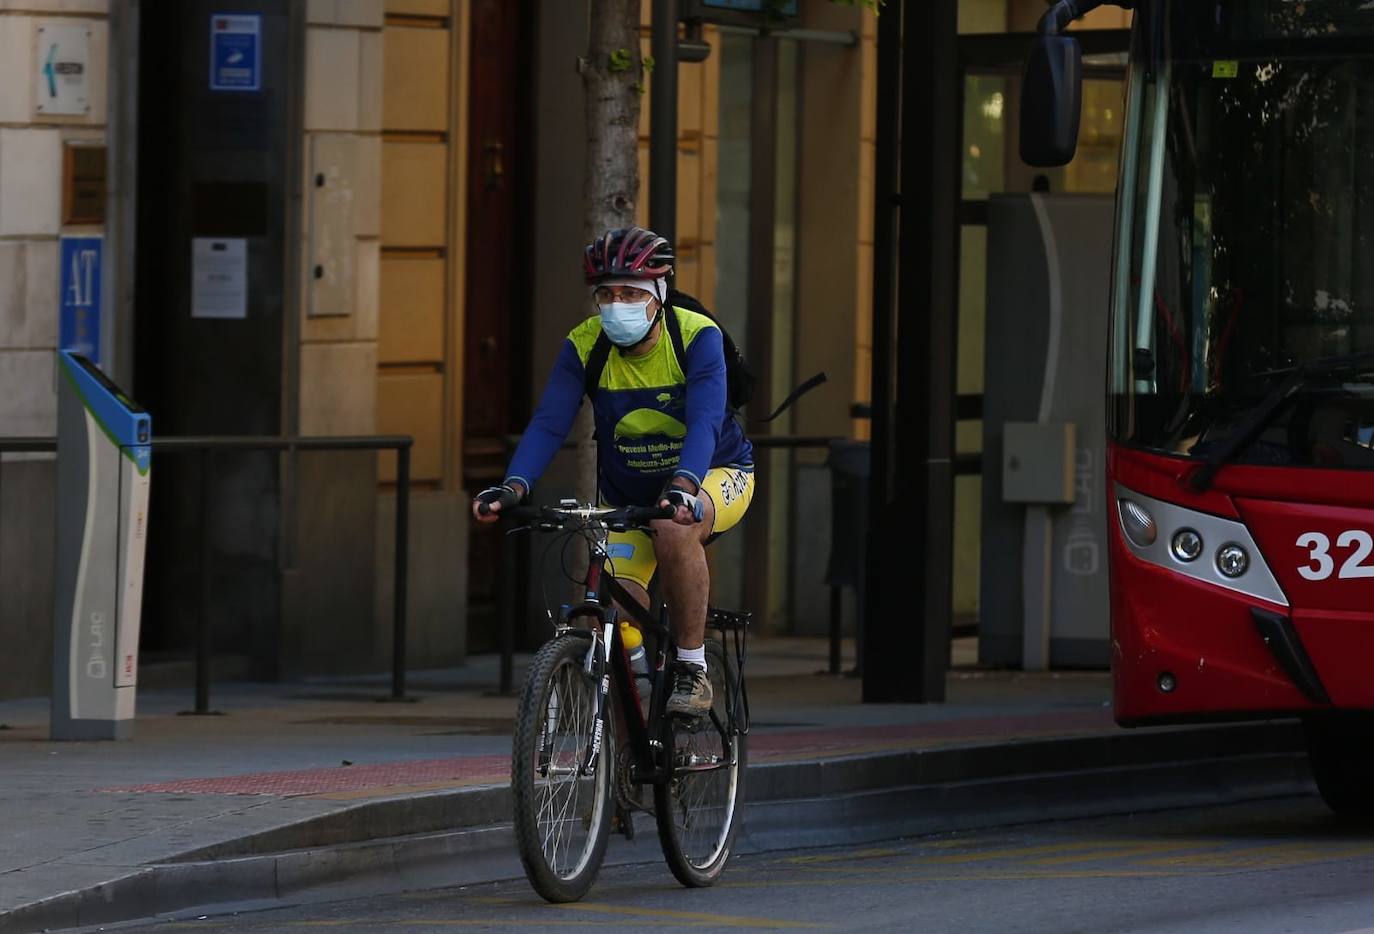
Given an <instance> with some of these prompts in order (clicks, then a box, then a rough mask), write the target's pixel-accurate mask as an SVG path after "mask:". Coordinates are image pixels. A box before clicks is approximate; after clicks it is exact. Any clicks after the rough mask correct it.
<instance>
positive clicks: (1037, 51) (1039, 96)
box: [1021, 36, 1083, 168]
mask: <svg viewBox="0 0 1374 934" xmlns="http://www.w3.org/2000/svg"><path fill="white" fill-rule="evenodd" d="M1022 79H1023V80H1022V83H1021V161H1022V162H1024V163H1026V164H1027V165H1031V166H1035V167H1037V168H1051V167H1055V166H1061V165H1067V164H1069V163H1070V162H1072V161H1073V156H1074V153H1075V152H1076V151H1077V149H1078V118H1079V113H1080V111H1081V110H1082V103H1083V50H1082V48H1081V47H1080V46H1079V45H1078V40H1077V39H1074V38H1072V37H1069V36H1036V37H1035V39H1034V41H1033V42H1032V43H1031V48H1030V54H1029V55H1028V56H1027V57H1026V68H1025V71H1024V72H1023V74H1022Z"/></svg>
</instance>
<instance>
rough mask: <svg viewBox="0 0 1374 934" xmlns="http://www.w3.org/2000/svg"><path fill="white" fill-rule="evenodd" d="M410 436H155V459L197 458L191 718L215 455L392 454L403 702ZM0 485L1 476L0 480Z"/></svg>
mask: <svg viewBox="0 0 1374 934" xmlns="http://www.w3.org/2000/svg"><path fill="white" fill-rule="evenodd" d="M414 444H415V439H414V438H412V437H411V436H410V435H367V436H337V437H279V436H271V435H269V436H255V435H222V436H182V437H167V438H158V437H154V438H153V440H152V442H151V446H152V449H153V453H154V454H155V455H156V454H185V453H198V454H199V455H200V509H201V522H200V528H201V533H200V534H201V545H200V548H201V554H200V584H199V587H200V601H199V607H200V618H199V619H198V620H197V623H196V665H195V674H196V686H195V695H196V697H195V708H194V710H192V711H190V712H191V713H194V714H208V713H210V712H211V711H210V612H209V610H210V605H209V601H210V573H211V557H210V541H209V523H208V522H207V521H206V520H207V517H208V516H209V514H210V510H209V506H210V492H209V491H210V477H211V467H212V466H213V465H212V463H211V454H212V452H214V451H230V450H232V451H279V452H282V453H286V454H294V453H296V452H297V451H386V450H394V451H395V452H396V551H395V558H394V568H395V582H394V585H393V592H392V642H391V694H390V697H389V699H390V700H405V699H406V692H405V680H406V597H407V583H408V574H409V561H410V548H409V544H410V541H409V539H410V449H411V447H412V446H413V445H414ZM56 450H57V439H56V438H0V454H7V453H45V452H47V453H51V452H54V451H56ZM0 482H3V477H2V475H0Z"/></svg>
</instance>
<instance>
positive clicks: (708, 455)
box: [507, 308, 753, 505]
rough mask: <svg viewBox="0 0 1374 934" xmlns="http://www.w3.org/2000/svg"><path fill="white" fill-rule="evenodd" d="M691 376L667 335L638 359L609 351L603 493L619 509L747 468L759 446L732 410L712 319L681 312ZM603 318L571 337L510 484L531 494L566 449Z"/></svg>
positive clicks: (600, 416)
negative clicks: (713, 474)
mask: <svg viewBox="0 0 1374 934" xmlns="http://www.w3.org/2000/svg"><path fill="white" fill-rule="evenodd" d="M670 313H675V314H677V316H678V322H679V324H680V326H681V330H682V343H683V346H684V347H685V348H686V358H687V359H686V372H684V371H683V368H682V367H681V366H679V364H678V360H677V354H676V353H674V351H673V346H672V341H671V340H669V339H668V334H667V333H666V328H665V329H664V330H663V331H662V332H660V335H659V340H658V343H657V344H656V345H655V346H654V348H653V349H652V350H650V351H649V352H648V353H646V354H643V355H642V356H637V357H635V356H629V355H626V354H623V353H621V352H620V351H619V350H618V349H612V350H611V353H610V356H609V357H608V358H607V360H606V366H605V368H604V369H603V370H602V371H601V380H600V382H599V384H598V385H599V389H598V391H597V392H596V393H595V394H594V395H593V397H592V410H593V414H594V416H595V423H596V436H597V441H598V443H597V467H598V473H599V476H600V481H601V494H602V496H603V497H604V498H605V499H606V500H607V501H608V502H611V503H614V504H616V505H644V504H648V503H651V502H653V501H654V499H655V498H656V497H657V496H658V494H659V493H660V492H661V491H662V489H663V486H664V484H665V483H666V482H667V481H668V479H669V478H670V477H673V476H682V477H687V478H689V479H690V480H691V481H692V482H693V483H695V484H697V485H698V486H700V485H701V481H702V478H703V477H705V476H706V472H707V471H708V470H710V469H711V468H712V467H722V466H726V465H733V464H739V465H750V464H752V463H753V447H752V446H751V445H750V444H749V440H748V439H747V438H746V437H745V436H744V431H743V429H742V428H740V425H739V422H738V421H736V420H735V418H734V417H733V416H732V414H731V413H730V411H729V408H728V406H727V404H726V381H725V351H724V343H723V341H722V338H721V333H720V329H719V328H718V327H717V326H716V324H715V322H713V321H712V320H711V319H710V318H708V317H707V316H705V315H701V314H697V313H695V312H691V311H686V310H684V309H681V308H676V309H672V310H671V311H670ZM600 333H601V321H600V319H599V318H588V319H587V320H586V321H584V322H582V324H580V325H578V326H577V327H576V328H574V329H573V331H572V333H570V334H569V335H568V339H567V340H566V341H564V343H563V348H562V350H561V351H560V352H559V354H558V359H557V360H556V361H555V362H554V365H553V371H552V372H551V373H550V374H549V381H548V383H547V384H546V385H545V387H544V394H543V396H541V397H540V400H539V406H538V408H537V409H536V410H535V413H534V417H533V418H532V419H531V420H530V424H529V427H528V428H527V429H526V430H525V436H524V438H522V439H521V441H520V446H519V447H518V448H517V449H516V451H515V457H514V458H513V459H512V460H511V464H510V469H509V470H508V471H507V478H508V479H511V480H519V481H520V482H521V483H523V484H524V485H525V487H526V488H527V489H533V487H534V484H535V483H536V482H538V480H539V477H540V476H541V475H542V474H543V473H544V470H545V469H546V468H547V467H548V465H549V462H550V461H551V460H553V456H554V454H556V453H557V452H558V449H559V448H560V447H561V446H562V444H563V441H564V439H566V438H567V436H568V432H569V431H571V430H572V425H573V420H574V419H575V418H576V417H577V410H578V408H579V407H580V406H581V404H582V395H583V391H584V381H585V373H586V369H585V368H586V362H587V357H588V355H589V354H590V353H591V350H592V347H593V345H595V343H596V339H597V337H598V336H599V335H600Z"/></svg>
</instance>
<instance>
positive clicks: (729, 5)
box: [701, 0, 797, 16]
mask: <svg viewBox="0 0 1374 934" xmlns="http://www.w3.org/2000/svg"><path fill="white" fill-rule="evenodd" d="M701 2H702V5H703V6H713V7H720V8H721V9H722V10H743V11H744V12H746V13H762V12H763V0H701ZM778 12H779V13H781V14H782V15H783V16H796V15H797V0H787V2H786V3H784V4H783V5H782V9H781V10H779V11H778Z"/></svg>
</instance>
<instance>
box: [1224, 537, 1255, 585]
mask: <svg viewBox="0 0 1374 934" xmlns="http://www.w3.org/2000/svg"><path fill="white" fill-rule="evenodd" d="M1217 570H1218V571H1220V572H1221V573H1222V574H1224V575H1226V576H1227V577H1232V578H1234V577H1240V576H1241V575H1242V574H1244V573H1245V572H1246V571H1248V570H1250V554H1249V552H1247V551H1246V550H1245V549H1244V548H1242V547H1240V546H1239V545H1237V544H1236V543H1235V542H1229V543H1227V544H1225V545H1222V546H1221V547H1220V548H1218V549H1217Z"/></svg>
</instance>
